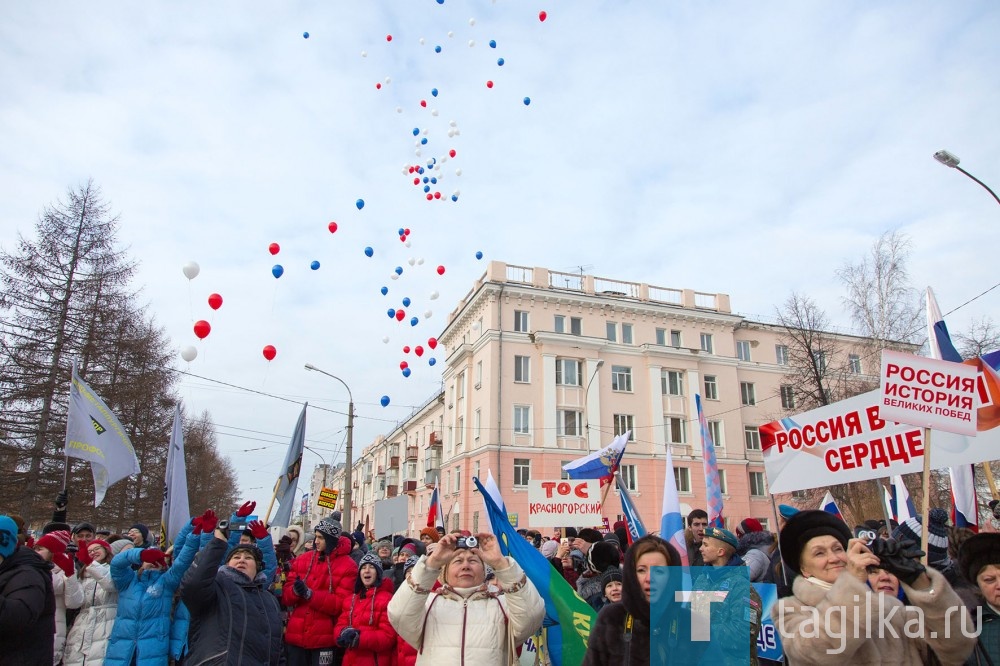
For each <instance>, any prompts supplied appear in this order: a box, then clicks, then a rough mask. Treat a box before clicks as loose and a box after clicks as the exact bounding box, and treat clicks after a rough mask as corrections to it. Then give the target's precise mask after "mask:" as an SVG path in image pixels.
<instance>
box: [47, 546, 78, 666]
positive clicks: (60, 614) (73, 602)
mask: <svg viewBox="0 0 1000 666" xmlns="http://www.w3.org/2000/svg"><path fill="white" fill-rule="evenodd" d="M52 592H53V593H54V594H55V597H56V636H55V644H54V646H53V647H54V650H53V655H52V663H53V664H58V663H59V662H60V661H62V658H63V646H64V645H65V644H66V609H67V608H79V607H80V604H82V603H83V588H81V587H80V581H79V579H77V577H76V576H69V577H67V576H66V574H65V573H64V572H63V570H62V569H60V568H59V567H57V566H55V565H52Z"/></svg>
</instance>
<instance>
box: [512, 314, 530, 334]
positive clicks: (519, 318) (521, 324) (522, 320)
mask: <svg viewBox="0 0 1000 666" xmlns="http://www.w3.org/2000/svg"><path fill="white" fill-rule="evenodd" d="M514 332H515V333H527V332H528V313H527V312H526V311H524V310H514Z"/></svg>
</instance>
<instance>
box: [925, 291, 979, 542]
mask: <svg viewBox="0 0 1000 666" xmlns="http://www.w3.org/2000/svg"><path fill="white" fill-rule="evenodd" d="M927 346H928V347H929V349H930V355H931V358H937V359H941V360H943V361H952V362H954V363H961V362H962V355H961V354H959V353H958V350H957V349H955V345H953V344H952V342H951V336H950V335H948V326H947V325H945V323H944V317H942V316H941V309H940V308H938V304H937V299H936V298H934V291H933V290H932V289H931V288H930V287H927ZM987 464H989V463H987ZM948 475H949V476H950V477H951V521H952V523H953V524H954V525H955V527H968V528H971V529H972V530H973V531H976V530H978V529H979V510H978V507H977V506H976V488H975V485H974V482H975V478H974V475H973V468H972V466H971V465H962V466H961V467H958V468H955V467H951V468H949V469H948Z"/></svg>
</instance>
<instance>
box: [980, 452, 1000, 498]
mask: <svg viewBox="0 0 1000 666" xmlns="http://www.w3.org/2000/svg"><path fill="white" fill-rule="evenodd" d="M983 472H985V473H986V481H987V482H988V483H989V484H990V493H992V495H993V499H1000V493H997V482H996V481H994V480H993V470H992V469H991V468H990V461H989V460H986V461H984V462H983Z"/></svg>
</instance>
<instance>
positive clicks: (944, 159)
mask: <svg viewBox="0 0 1000 666" xmlns="http://www.w3.org/2000/svg"><path fill="white" fill-rule="evenodd" d="M934 159H936V160H937V161H938V162H940V163H941V164H943V165H945V166H946V167H951V168H952V169H956V170H958V171H961V172H962V173H964V174H965V175H966V176H968V177H969V178H971V179H972V180H974V181H976V182H977V183H979V184H980V185H982V186H983V189H984V190H986V191H987V192H989V193H990V194H991V195H993V198H994V199H996V200H997V203H1000V197H998V196H997V193H996V192H994V191H993V190H991V189H990V188H989V187H988V186H987V185H986V183H984V182H983V181H981V180H979V179H978V178H976V177H975V176H973V175H972V174H971V173H969V172H968V171H966V170H965V169H963V168H962V167H960V166H958V163H959V162H960V160H959V159H958V157H956V156H955V155H952V154H951V153H949V152H948V151H947V150H939V151H937V152H936V153H934Z"/></svg>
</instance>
